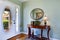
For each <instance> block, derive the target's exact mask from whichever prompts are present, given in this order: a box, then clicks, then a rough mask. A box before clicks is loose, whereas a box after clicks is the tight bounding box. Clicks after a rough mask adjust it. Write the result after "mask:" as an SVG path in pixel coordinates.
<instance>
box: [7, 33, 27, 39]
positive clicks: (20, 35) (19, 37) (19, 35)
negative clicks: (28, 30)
mask: <svg viewBox="0 0 60 40" xmlns="http://www.w3.org/2000/svg"><path fill="white" fill-rule="evenodd" d="M26 37H27V35H26V34H18V35H16V36H14V37H12V38H9V39H7V40H18V39H20V40H24V39H25V38H26Z"/></svg>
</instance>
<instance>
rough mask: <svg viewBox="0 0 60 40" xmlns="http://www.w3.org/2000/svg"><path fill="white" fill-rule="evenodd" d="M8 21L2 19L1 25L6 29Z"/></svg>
mask: <svg viewBox="0 0 60 40" xmlns="http://www.w3.org/2000/svg"><path fill="white" fill-rule="evenodd" d="M8 25H9V24H8V21H7V20H4V21H3V27H4V29H8Z"/></svg>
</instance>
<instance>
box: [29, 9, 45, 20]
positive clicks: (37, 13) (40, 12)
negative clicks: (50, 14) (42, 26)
mask: <svg viewBox="0 0 60 40" xmlns="http://www.w3.org/2000/svg"><path fill="white" fill-rule="evenodd" d="M30 16H31V18H33V19H34V20H38V19H41V18H42V17H43V16H44V12H43V10H42V9H40V8H35V9H33V10H32V12H31V14H30Z"/></svg>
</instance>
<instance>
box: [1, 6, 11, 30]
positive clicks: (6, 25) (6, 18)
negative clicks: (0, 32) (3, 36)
mask: <svg viewBox="0 0 60 40" xmlns="http://www.w3.org/2000/svg"><path fill="white" fill-rule="evenodd" d="M2 17H3V27H4V30H5V31H8V30H9V28H10V25H11V12H10V9H9V8H8V7H7V8H5V10H4V13H3V16H2Z"/></svg>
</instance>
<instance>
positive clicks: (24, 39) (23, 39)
mask: <svg viewBox="0 0 60 40" xmlns="http://www.w3.org/2000/svg"><path fill="white" fill-rule="evenodd" d="M7 40H49V39H48V38H45V37H42V38H38V37H36V36H34V37H30V38H28V35H26V34H18V35H16V36H14V37H12V38H9V39H7Z"/></svg>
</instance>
